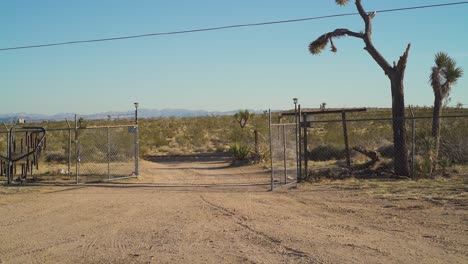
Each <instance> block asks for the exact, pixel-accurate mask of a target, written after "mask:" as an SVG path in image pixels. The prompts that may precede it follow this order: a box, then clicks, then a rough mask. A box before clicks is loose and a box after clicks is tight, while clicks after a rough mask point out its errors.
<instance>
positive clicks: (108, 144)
mask: <svg viewBox="0 0 468 264" xmlns="http://www.w3.org/2000/svg"><path fill="white" fill-rule="evenodd" d="M106 132H107V178H108V179H109V180H110V139H109V127H107V128H106Z"/></svg>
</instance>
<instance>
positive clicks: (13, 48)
mask: <svg viewBox="0 0 468 264" xmlns="http://www.w3.org/2000/svg"><path fill="white" fill-rule="evenodd" d="M463 4H468V1H461V2H452V3H442V4H433V5H421V6H412V7H400V8H392V9H383V10H376V11H375V12H377V13H390V12H400V11H408V10H416V9H426V8H435V7H445V6H454V5H463ZM355 15H359V13H357V12H354V13H341V14H334V15H325V16H316V17H307V18H297V19H288V20H278V21H268V22H258V23H247V24H237V25H227V26H219V27H209V28H199V29H189V30H181V31H169V32H157V33H148V34H140V35H129V36H119V37H110V38H99V39H88V40H73V41H65V42H56V43H46V44H37V45H27V46H16V47H7V48H0V51H7V50H18V49H32V48H43V47H51V46H63V45H72V44H83V43H93V42H104V41H115V40H124V39H134V38H144V37H155V36H164V35H176V34H188V33H196V32H204V31H215V30H225V29H232V28H241V27H257V26H266V25H274V24H285V23H295V22H303V21H309V20H319V19H326V18H334V17H345V16H355Z"/></svg>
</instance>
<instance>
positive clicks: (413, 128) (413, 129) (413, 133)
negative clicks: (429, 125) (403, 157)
mask: <svg viewBox="0 0 468 264" xmlns="http://www.w3.org/2000/svg"><path fill="white" fill-rule="evenodd" d="M409 109H410V112H411V177H412V178H413V179H414V177H415V175H414V165H415V159H414V157H415V153H414V152H415V145H416V144H415V143H416V119H415V118H414V112H413V107H411V106H409Z"/></svg>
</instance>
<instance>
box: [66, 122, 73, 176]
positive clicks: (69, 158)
mask: <svg viewBox="0 0 468 264" xmlns="http://www.w3.org/2000/svg"><path fill="white" fill-rule="evenodd" d="M65 121H66V122H67V126H68V175H72V173H71V144H72V143H71V126H70V122H68V119H65Z"/></svg>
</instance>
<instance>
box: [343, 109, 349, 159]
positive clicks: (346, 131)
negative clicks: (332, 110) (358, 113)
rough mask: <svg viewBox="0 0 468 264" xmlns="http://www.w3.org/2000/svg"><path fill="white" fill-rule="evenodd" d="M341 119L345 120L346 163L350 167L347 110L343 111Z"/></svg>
mask: <svg viewBox="0 0 468 264" xmlns="http://www.w3.org/2000/svg"><path fill="white" fill-rule="evenodd" d="M341 121H342V122H343V135H344V143H345V150H346V165H348V167H350V166H351V158H350V155H349V143H348V127H347V125H346V112H345V111H343V112H341Z"/></svg>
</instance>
